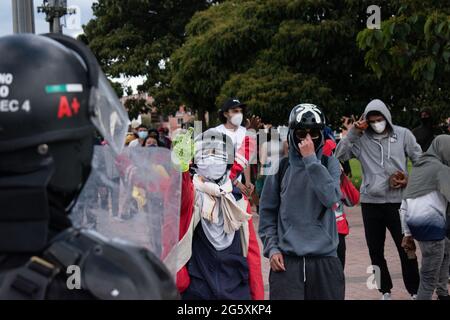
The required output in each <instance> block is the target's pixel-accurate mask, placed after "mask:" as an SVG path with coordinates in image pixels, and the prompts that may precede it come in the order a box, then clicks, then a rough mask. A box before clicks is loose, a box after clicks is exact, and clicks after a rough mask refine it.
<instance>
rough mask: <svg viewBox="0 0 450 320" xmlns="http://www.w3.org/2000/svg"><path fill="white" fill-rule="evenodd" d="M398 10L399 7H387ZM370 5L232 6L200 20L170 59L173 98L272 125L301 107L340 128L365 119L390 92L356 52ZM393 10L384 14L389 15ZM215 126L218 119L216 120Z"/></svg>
mask: <svg viewBox="0 0 450 320" xmlns="http://www.w3.org/2000/svg"><path fill="white" fill-rule="evenodd" d="M380 2H381V3H383V5H384V6H385V7H386V8H389V10H392V11H393V9H392V8H394V4H392V2H395V1H380ZM366 9H367V1H360V0H359V1H358V0H335V1H329V0H295V1H292V0H278V1H275V0H259V1H256V0H255V1H248V0H247V1H226V2H223V3H221V4H220V5H217V6H212V7H211V8H209V9H208V10H205V11H202V12H199V13H197V14H195V15H194V17H193V18H192V20H191V21H190V23H189V24H188V25H187V27H186V33H187V39H186V42H185V43H184V44H183V46H181V47H180V48H179V49H177V50H176V51H175V52H174V54H173V55H172V57H171V59H170V64H171V68H172V80H171V86H172V90H174V91H175V92H177V93H178V94H179V95H180V96H181V97H182V99H183V101H184V102H185V103H186V104H187V105H188V106H190V107H192V108H193V109H195V110H198V111H199V114H200V115H203V114H204V113H205V112H206V111H208V112H209V113H212V114H213V115H215V114H216V112H217V110H218V106H219V105H220V104H221V103H222V101H223V100H224V99H225V98H226V97H227V96H237V97H239V98H241V99H242V100H244V101H245V102H247V104H248V106H249V108H250V112H252V113H254V114H257V115H261V116H263V120H264V121H266V122H271V123H272V124H274V125H276V124H282V123H286V122H287V118H288V115H289V112H290V110H291V109H292V108H293V107H294V106H295V105H296V104H298V103H300V102H312V103H316V104H318V105H319V106H321V107H322V108H324V109H325V111H326V114H327V116H328V117H329V120H330V122H331V123H332V125H333V126H337V124H338V122H339V119H340V117H341V115H342V114H351V113H355V112H356V113H358V112H362V110H363V107H364V106H365V105H366V104H367V102H368V101H369V100H370V99H371V98H386V97H385V96H384V97H383V96H380V92H382V87H383V84H382V83H381V82H380V81H378V79H377V78H376V76H375V75H374V74H373V73H372V72H371V70H369V69H368V68H366V67H365V66H364V55H363V53H362V52H361V51H360V50H359V48H358V47H357V45H356V35H357V33H358V32H359V31H360V30H362V29H363V28H365V25H366V19H367V15H366ZM387 11H388V10H386V11H385V13H387ZM210 118H214V117H210Z"/></svg>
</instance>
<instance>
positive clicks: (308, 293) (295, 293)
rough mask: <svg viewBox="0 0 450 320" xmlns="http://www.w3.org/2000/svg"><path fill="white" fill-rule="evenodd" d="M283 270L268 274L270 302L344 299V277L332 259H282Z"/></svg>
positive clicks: (336, 259) (291, 257) (338, 265)
mask: <svg viewBox="0 0 450 320" xmlns="http://www.w3.org/2000/svg"><path fill="white" fill-rule="evenodd" d="M283 258H284V266H285V268H286V271H284V272H274V271H272V270H271V271H270V275H269V285H270V299H271V300H344V299H345V276H344V270H343V268H342V264H341V261H340V260H339V259H338V258H335V257H293V256H286V255H284V256H283Z"/></svg>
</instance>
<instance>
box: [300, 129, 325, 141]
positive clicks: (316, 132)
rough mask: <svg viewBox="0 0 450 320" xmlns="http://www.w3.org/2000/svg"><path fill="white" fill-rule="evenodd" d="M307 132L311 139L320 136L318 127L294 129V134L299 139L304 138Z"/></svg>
mask: <svg viewBox="0 0 450 320" xmlns="http://www.w3.org/2000/svg"><path fill="white" fill-rule="evenodd" d="M308 134H309V135H310V136H311V139H313V140H315V139H319V137H320V130H319V129H311V130H306V129H298V130H295V136H296V137H297V139H299V140H303V139H306V136H307V135H308Z"/></svg>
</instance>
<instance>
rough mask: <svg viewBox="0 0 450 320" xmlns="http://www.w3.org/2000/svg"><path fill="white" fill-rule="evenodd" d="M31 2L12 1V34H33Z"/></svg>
mask: <svg viewBox="0 0 450 320" xmlns="http://www.w3.org/2000/svg"><path fill="white" fill-rule="evenodd" d="M33 10H34V6H33V0H12V11H13V32H14V33H34V32H35V31H34V11H33Z"/></svg>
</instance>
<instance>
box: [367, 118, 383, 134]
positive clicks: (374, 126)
mask: <svg viewBox="0 0 450 320" xmlns="http://www.w3.org/2000/svg"><path fill="white" fill-rule="evenodd" d="M386 124H387V122H386V120H383V121H380V122H375V123H371V124H370V126H371V127H372V129H373V131H375V132H376V133H378V134H380V133H383V132H384V130H385V129H386Z"/></svg>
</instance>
